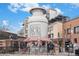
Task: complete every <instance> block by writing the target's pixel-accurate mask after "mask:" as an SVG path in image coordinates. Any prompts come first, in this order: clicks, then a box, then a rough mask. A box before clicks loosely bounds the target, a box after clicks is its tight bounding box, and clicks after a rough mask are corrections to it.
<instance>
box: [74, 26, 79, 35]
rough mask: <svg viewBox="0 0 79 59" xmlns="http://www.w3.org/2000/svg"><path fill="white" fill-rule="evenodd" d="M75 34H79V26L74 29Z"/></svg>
mask: <svg viewBox="0 0 79 59" xmlns="http://www.w3.org/2000/svg"><path fill="white" fill-rule="evenodd" d="M74 33H75V34H77V33H79V26H76V27H74Z"/></svg>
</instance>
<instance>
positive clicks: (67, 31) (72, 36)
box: [63, 17, 79, 43]
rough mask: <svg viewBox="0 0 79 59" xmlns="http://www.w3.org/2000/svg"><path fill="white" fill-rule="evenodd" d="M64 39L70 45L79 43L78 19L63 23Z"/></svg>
mask: <svg viewBox="0 0 79 59" xmlns="http://www.w3.org/2000/svg"><path fill="white" fill-rule="evenodd" d="M63 35H64V38H65V40H70V41H71V42H72V43H79V17H77V18H75V19H72V20H70V21H67V22H65V23H64V33H63Z"/></svg>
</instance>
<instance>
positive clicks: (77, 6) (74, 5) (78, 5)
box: [71, 3, 79, 8]
mask: <svg viewBox="0 0 79 59" xmlns="http://www.w3.org/2000/svg"><path fill="white" fill-rule="evenodd" d="M71 5H72V8H79V3H71Z"/></svg>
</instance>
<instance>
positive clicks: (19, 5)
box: [8, 3, 51, 13]
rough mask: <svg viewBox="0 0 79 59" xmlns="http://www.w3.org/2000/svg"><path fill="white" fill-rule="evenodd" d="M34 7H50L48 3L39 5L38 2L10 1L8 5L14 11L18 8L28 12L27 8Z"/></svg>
mask: <svg viewBox="0 0 79 59" xmlns="http://www.w3.org/2000/svg"><path fill="white" fill-rule="evenodd" d="M34 7H42V8H45V9H48V8H51V6H50V5H49V4H47V5H42V6H40V5H39V4H38V3H11V4H9V5H8V9H9V10H10V11H12V12H14V13H16V12H18V10H19V11H23V12H29V10H30V9H31V8H34Z"/></svg>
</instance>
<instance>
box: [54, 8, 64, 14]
mask: <svg viewBox="0 0 79 59" xmlns="http://www.w3.org/2000/svg"><path fill="white" fill-rule="evenodd" d="M55 10H56V11H57V12H58V13H59V14H63V13H64V12H63V11H61V10H60V9H59V8H55Z"/></svg>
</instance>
